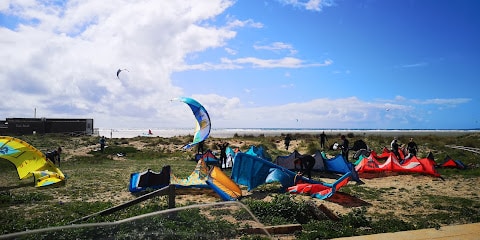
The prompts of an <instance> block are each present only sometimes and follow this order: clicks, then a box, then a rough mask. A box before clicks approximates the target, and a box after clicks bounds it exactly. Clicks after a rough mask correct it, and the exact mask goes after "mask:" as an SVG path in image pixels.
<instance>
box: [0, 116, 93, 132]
mask: <svg viewBox="0 0 480 240" xmlns="http://www.w3.org/2000/svg"><path fill="white" fill-rule="evenodd" d="M46 133H60V134H68V135H93V134H94V128H93V119H88V118H87V119H78V118H74V119H71V118H7V119H6V120H4V121H0V134H1V135H30V134H46Z"/></svg>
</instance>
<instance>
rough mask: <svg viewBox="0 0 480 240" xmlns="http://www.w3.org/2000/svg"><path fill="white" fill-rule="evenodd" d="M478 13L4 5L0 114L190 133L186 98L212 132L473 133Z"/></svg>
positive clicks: (461, 5)
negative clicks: (201, 109) (203, 112)
mask: <svg viewBox="0 0 480 240" xmlns="http://www.w3.org/2000/svg"><path fill="white" fill-rule="evenodd" d="M479 11H480V2H478V1H474V0H471V1H469V0H460V1H446V0H422V1H413V0H412V1H408V0H406V1H399V0H389V1H384V0H337V1H335V0H331V1H322V0H310V1H308V0H305V1H300V0H270V1H228V0H205V1H198V0H191V1H189V0H182V1H174V0H171V1H156V0H144V1H134V0H132V1H127V0H111V1H108V2H107V1H96V0H84V1H20V0H7V1H2V2H1V3H0V36H2V37H1V39H0V49H1V51H0V57H1V59H3V60H2V61H0V83H1V84H2V86H3V87H2V88H1V90H0V94H1V95H2V96H3V98H2V99H3V101H1V102H0V116H2V117H4V118H9V117H34V116H35V117H47V118H63V117H67V118H94V120H95V127H98V128H107V129H110V128H171V127H178V128H189V127H192V125H193V121H194V120H193V117H192V115H191V112H190V111H189V108H188V107H187V106H185V105H183V104H182V103H179V102H172V101H170V100H171V99H173V98H175V97H178V96H187V97H193V98H194V99H196V100H197V101H199V102H200V103H202V104H203V105H204V106H205V108H206V109H207V110H208V112H209V114H210V117H211V121H212V126H213V127H214V128H241V127H242V128H243V127H245V128H264V127H272V128H284V127H290V128H369V129H389V128H395V129H472V128H480V110H479V109H480V101H479V94H478V92H479V90H480V83H479V81H478V78H479V76H480V59H479V56H480V44H479V43H480V15H478V14H477V13H478V12H479ZM5 60H6V61H5ZM117 69H127V70H125V71H122V72H121V73H120V75H119V77H118V78H117V76H116V71H117Z"/></svg>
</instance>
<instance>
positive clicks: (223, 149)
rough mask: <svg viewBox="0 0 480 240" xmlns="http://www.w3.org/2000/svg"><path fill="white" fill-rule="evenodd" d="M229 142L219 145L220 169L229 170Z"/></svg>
mask: <svg viewBox="0 0 480 240" xmlns="http://www.w3.org/2000/svg"><path fill="white" fill-rule="evenodd" d="M228 145H229V144H228V142H224V143H220V144H217V146H218V148H220V167H221V168H223V166H225V168H227V147H228Z"/></svg>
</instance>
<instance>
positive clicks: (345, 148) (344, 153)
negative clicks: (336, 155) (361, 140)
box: [339, 135, 350, 162]
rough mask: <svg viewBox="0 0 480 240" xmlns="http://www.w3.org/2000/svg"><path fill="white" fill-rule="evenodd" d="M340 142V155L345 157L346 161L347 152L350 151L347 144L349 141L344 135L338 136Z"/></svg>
mask: <svg viewBox="0 0 480 240" xmlns="http://www.w3.org/2000/svg"><path fill="white" fill-rule="evenodd" d="M340 140H341V144H340V146H339V147H340V149H341V150H342V157H343V159H345V161H347V162H348V152H349V151H350V149H349V146H348V145H349V144H350V142H349V141H348V139H347V138H346V137H345V135H342V136H340Z"/></svg>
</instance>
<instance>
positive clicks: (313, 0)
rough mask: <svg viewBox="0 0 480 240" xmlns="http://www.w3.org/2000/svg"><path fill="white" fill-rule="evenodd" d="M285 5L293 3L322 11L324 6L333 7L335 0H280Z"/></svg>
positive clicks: (295, 5) (292, 4)
mask: <svg viewBox="0 0 480 240" xmlns="http://www.w3.org/2000/svg"><path fill="white" fill-rule="evenodd" d="M279 1H280V2H281V3H283V4H285V5H291V6H294V7H297V8H302V9H306V10H310V11H316V12H320V11H322V10H323V8H324V7H331V6H333V5H334V1H333V0H279Z"/></svg>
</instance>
